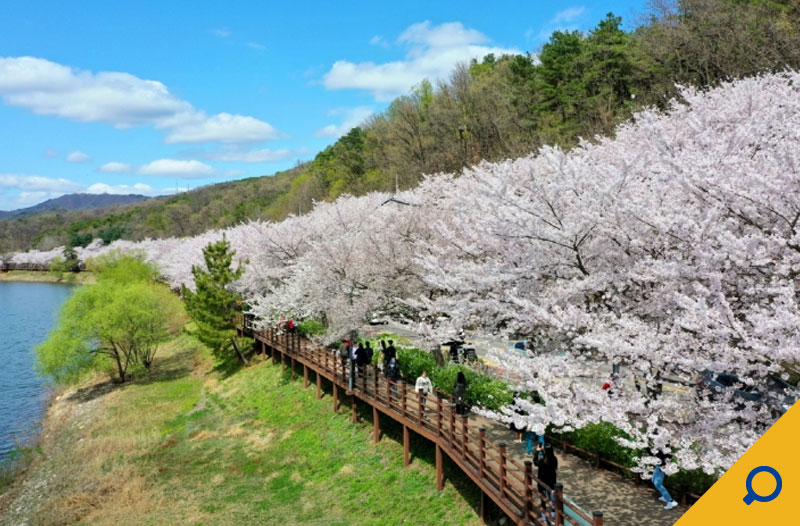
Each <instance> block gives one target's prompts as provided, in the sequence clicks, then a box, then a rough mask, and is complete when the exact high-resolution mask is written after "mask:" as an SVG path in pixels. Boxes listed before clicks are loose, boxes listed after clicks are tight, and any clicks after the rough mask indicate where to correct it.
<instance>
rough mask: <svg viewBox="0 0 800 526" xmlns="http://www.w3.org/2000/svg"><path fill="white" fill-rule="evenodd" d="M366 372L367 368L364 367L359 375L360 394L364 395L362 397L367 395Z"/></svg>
mask: <svg viewBox="0 0 800 526" xmlns="http://www.w3.org/2000/svg"><path fill="white" fill-rule="evenodd" d="M367 371H368V369H367V366H366V365H364V368H363V369H361V373H360V374H361V392H362V393H364V395H366V394H367Z"/></svg>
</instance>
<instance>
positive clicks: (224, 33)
mask: <svg viewBox="0 0 800 526" xmlns="http://www.w3.org/2000/svg"><path fill="white" fill-rule="evenodd" d="M211 33H213V34H214V36H217V37H219V38H228V37H229V36H231V30H230V29H228V28H227V27H218V28H216V29H212V30H211Z"/></svg>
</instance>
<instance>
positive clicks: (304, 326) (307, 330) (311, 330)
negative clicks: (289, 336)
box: [297, 320, 325, 337]
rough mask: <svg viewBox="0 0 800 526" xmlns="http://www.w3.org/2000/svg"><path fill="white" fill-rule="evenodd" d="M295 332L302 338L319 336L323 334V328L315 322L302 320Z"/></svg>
mask: <svg viewBox="0 0 800 526" xmlns="http://www.w3.org/2000/svg"><path fill="white" fill-rule="evenodd" d="M297 332H298V333H300V334H301V335H302V336H307V337H311V336H319V335H321V334H325V326H324V325H323V324H322V323H320V322H318V321H317V320H304V321H301V322H300V323H298V324H297Z"/></svg>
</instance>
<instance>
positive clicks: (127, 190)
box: [86, 183, 175, 196]
mask: <svg viewBox="0 0 800 526" xmlns="http://www.w3.org/2000/svg"><path fill="white" fill-rule="evenodd" d="M174 191H175V190H174V189H171V190H170V189H164V190H157V189H155V188H153V187H152V186H150V185H149V184H144V183H135V184H133V185H127V184H118V185H110V184H106V183H94V184H93V185H90V186H89V187H88V188H87V189H86V193H87V194H118V195H128V194H141V195H148V196H152V195H163V194H166V193H171V192H174Z"/></svg>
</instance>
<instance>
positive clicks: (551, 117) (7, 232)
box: [0, 0, 800, 251]
mask: <svg viewBox="0 0 800 526" xmlns="http://www.w3.org/2000/svg"><path fill="white" fill-rule="evenodd" d="M639 22H640V24H639V25H638V27H637V28H636V29H634V30H633V31H624V30H623V29H622V19H621V18H620V17H617V16H614V15H613V14H609V15H608V16H607V17H606V18H605V19H604V20H602V21H601V22H600V23H599V24H598V25H597V27H595V28H594V29H593V30H591V31H590V32H588V33H587V34H583V33H580V32H577V31H573V32H561V31H557V32H555V33H553V34H552V36H551V37H550V39H549V41H548V42H547V43H546V44H545V45H544V46H543V47H542V49H541V50H539V51H538V52H537V53H536V54H530V55H527V56H503V57H496V56H492V55H488V56H486V57H485V58H484V59H483V60H482V61H480V62H477V61H476V62H473V63H472V64H463V65H460V66H458V67H456V68H455V70H454V71H453V72H452V75H451V77H450V79H449V80H448V81H446V82H440V83H437V84H436V85H434V84H432V83H431V82H429V81H423V82H422V83H420V84H419V85H418V86H417V87H416V88H415V89H413V90H412V92H411V93H409V94H408V95H406V96H403V97H399V98H397V99H395V100H394V101H393V102H392V103H391V104H390V105H389V107H388V109H387V110H386V111H385V112H383V113H381V114H378V115H375V116H373V117H371V118H370V119H368V121H367V122H365V123H364V124H363V125H362V126H361V127H357V128H353V129H352V130H351V131H350V132H349V133H347V134H346V135H345V136H343V137H341V138H340V139H339V140H338V141H336V143H334V144H333V145H331V146H330V147H328V148H326V149H325V150H324V151H322V152H320V153H319V154H318V155H317V156H316V157H315V159H314V160H313V161H311V162H310V163H307V164H305V165H302V166H298V167H296V168H295V169H292V170H289V171H287V172H284V173H280V174H276V175H275V176H270V177H264V178H255V179H248V180H244V181H237V182H232V183H223V184H220V185H215V186H212V187H209V188H205V189H202V190H198V191H194V192H189V193H186V194H181V195H180V196H176V197H172V198H169V199H166V200H160V201H148V202H145V203H142V204H138V205H132V206H126V207H117V208H115V209H112V210H108V211H104V212H100V211H94V212H81V213H68V214H63V215H51V216H42V217H40V218H35V219H33V218H32V219H19V220H12V221H2V222H0V251H10V250H20V249H25V248H29V247H37V248H41V249H49V248H52V247H55V246H59V245H61V244H65V243H72V244H73V245H74V244H87V243H88V242H89V241H91V238H92V237H101V238H103V239H104V240H107V239H116V238H118V237H123V238H126V239H133V240H139V239H143V238H145V237H165V236H186V235H192V234H196V233H199V232H202V231H204V230H207V229H209V228H216V227H224V226H228V225H231V224H235V223H237V222H240V221H243V220H246V219H251V218H254V219H255V218H258V219H281V218H284V217H286V216H287V215H289V214H292V213H298V212H300V213H302V212H303V211H307V210H310V209H311V207H312V203H313V201H314V200H332V199H334V198H336V197H337V196H339V195H342V194H353V195H363V194H365V193H367V192H370V191H375V190H383V191H390V190H394V189H395V188H396V187H399V188H400V189H408V188H411V187H414V186H416V184H418V183H419V181H420V180H421V178H422V176H423V175H424V174H431V173H438V172H456V171H459V170H461V169H462V168H463V167H464V166H468V165H474V164H477V163H479V162H480V161H483V160H487V161H497V160H502V159H507V158H516V157H520V156H523V155H526V154H528V153H530V152H532V151H536V150H538V149H539V148H540V147H542V146H544V145H557V146H561V147H563V148H567V149H568V148H571V147H573V146H574V145H576V144H577V143H578V142H579V140H580V138H585V139H590V140H591V139H592V138H593V137H595V136H597V135H610V134H611V133H612V131H613V129H614V127H615V126H616V125H617V124H619V123H620V122H622V121H624V120H626V119H628V118H629V117H630V116H631V115H632V113H633V112H634V111H636V110H638V109H641V108H643V107H645V106H657V107H660V108H663V107H664V105H665V103H666V101H668V100H669V99H670V98H671V97H673V96H675V94H676V93H677V91H676V84H679V85H696V86H700V87H708V86H714V85H716V84H717V83H719V82H720V81H723V80H729V79H733V78H740V77H743V76H748V75H754V74H757V73H761V72H771V71H776V70H782V69H785V68H797V67H800V2H798V1H797V0H679V1H678V2H675V3H674V4H673V3H671V2H669V1H668V0H663V1H662V0H656V2H654V4H653V7H652V10H651V12H650V13H648V14H647V15H646V16H645V17H644V18H643V19H642V20H641V21H639Z"/></svg>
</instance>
